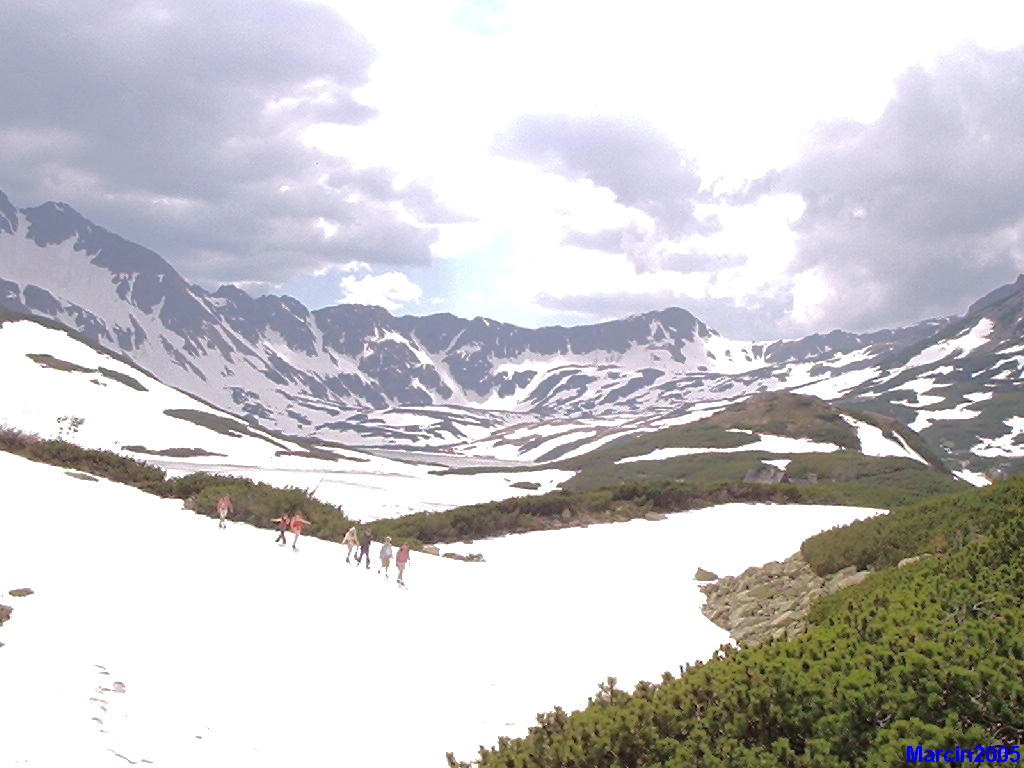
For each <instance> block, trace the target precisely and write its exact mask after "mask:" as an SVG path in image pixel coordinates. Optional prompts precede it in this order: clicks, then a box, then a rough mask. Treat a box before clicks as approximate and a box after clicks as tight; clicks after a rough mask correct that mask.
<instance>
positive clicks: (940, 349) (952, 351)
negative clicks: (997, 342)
mask: <svg viewBox="0 0 1024 768" xmlns="http://www.w3.org/2000/svg"><path fill="white" fill-rule="evenodd" d="M994 327H995V326H994V324H993V323H992V321H991V320H989V319H988V318H987V317H983V318H981V319H980V320H979V321H978V322H977V323H975V324H974V325H973V326H972V327H971V328H968V329H967V330H966V331H964V332H963V333H962V334H960V335H959V336H955V337H953V338H951V339H945V340H943V341H941V342H939V343H938V344H932V345H931V346H929V347H925V348H924V349H923V350H921V351H920V352H918V353H917V354H916V355H914V356H913V357H912V358H910V360H909V362H908V363H907V365H906V367H907V368H916V367H918V366H921V365H929V364H931V363H936V362H938V361H939V360H945V359H946V358H948V357H950V356H954V357H955V358H961V357H965V356H967V354H968V353H970V352H971V351H972V350H975V349H977V348H978V347H980V346H982V345H983V344H987V343H988V340H989V336H991V335H992V330H993V328H994Z"/></svg>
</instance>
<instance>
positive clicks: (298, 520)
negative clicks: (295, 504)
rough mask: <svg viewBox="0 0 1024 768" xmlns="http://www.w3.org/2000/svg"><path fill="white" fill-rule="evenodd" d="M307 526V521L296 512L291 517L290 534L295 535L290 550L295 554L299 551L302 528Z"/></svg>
mask: <svg viewBox="0 0 1024 768" xmlns="http://www.w3.org/2000/svg"><path fill="white" fill-rule="evenodd" d="M304 525H309V520H307V519H306V518H304V517H303V516H302V515H300V514H299V513H298V512H296V513H295V514H294V515H292V521H291V528H292V533H294V534H295V541H293V542H292V549H294V550H295V551H296V552H298V551H299V536H301V535H302V526H304Z"/></svg>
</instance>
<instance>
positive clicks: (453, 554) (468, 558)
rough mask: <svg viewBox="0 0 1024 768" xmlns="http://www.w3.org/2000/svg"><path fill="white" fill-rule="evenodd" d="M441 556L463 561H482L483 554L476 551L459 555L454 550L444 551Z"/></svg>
mask: <svg viewBox="0 0 1024 768" xmlns="http://www.w3.org/2000/svg"><path fill="white" fill-rule="evenodd" d="M441 557H448V558H451V559H452V560H461V561H462V562H464V563H482V562H483V561H484V556H483V555H480V554H476V553H473V554H469V555H460V554H458V553H456V552H445V553H444V554H443V555H441Z"/></svg>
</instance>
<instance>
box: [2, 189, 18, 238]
mask: <svg viewBox="0 0 1024 768" xmlns="http://www.w3.org/2000/svg"><path fill="white" fill-rule="evenodd" d="M17 231H18V211H17V209H16V208H15V207H14V205H13V204H12V203H11V201H10V200H8V199H7V195H5V194H4V191H3V190H2V189H0V233H3V232H6V233H7V234H14V233H15V232H17Z"/></svg>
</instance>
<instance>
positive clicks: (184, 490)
mask: <svg viewBox="0 0 1024 768" xmlns="http://www.w3.org/2000/svg"><path fill="white" fill-rule="evenodd" d="M166 486H167V495H169V496H173V497H176V498H179V499H192V500H193V504H194V509H195V511H196V512H197V513H199V514H202V515H207V516H209V517H216V515H217V500H218V499H220V497H221V496H224V495H225V494H227V495H229V496H231V504H232V506H233V507H234V512H233V513H232V515H231V519H232V520H237V521H241V522H245V523H249V524H250V525H255V526H257V527H259V528H272V527H273V525H274V524H273V523H272V522H271V521H272V520H273V519H274V518H277V517H280V516H281V515H282V514H284V513H295V512H298V513H299V514H301V515H302V516H303V517H304V518H306V519H307V520H309V522H310V525H309V526H307V527H306V529H305V532H304V535H309V536H315V537H317V538H319V539H326V540H328V541H341V540H342V539H343V538H345V532H346V531H347V530H348V529H349V528H350V527H352V526H353V525H355V524H356V521H354V520H350V519H349V518H347V517H345V514H344V513H343V512H342V510H341V508H340V507H336V506H334V505H333V504H327V503H325V502H322V501H319V500H318V499H315V498H313V497H312V496H310V494H309V493H308V492H307V491H304V490H301V489H299V488H275V487H274V486H272V485H267V484H266V483H256V482H253V481H252V480H247V479H245V478H238V477H221V476H218V475H208V474H205V473H202V472H196V473H193V474H191V475H186V476H184V477H179V478H176V479H173V480H168V481H167V483H166Z"/></svg>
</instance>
